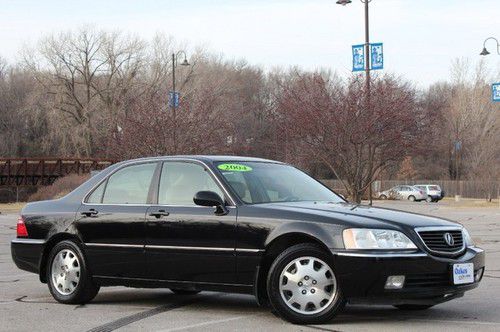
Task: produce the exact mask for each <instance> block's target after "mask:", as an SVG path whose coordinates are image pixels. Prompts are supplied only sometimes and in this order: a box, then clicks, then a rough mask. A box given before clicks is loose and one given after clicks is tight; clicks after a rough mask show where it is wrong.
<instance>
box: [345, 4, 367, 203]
mask: <svg viewBox="0 0 500 332" xmlns="http://www.w3.org/2000/svg"><path fill="white" fill-rule="evenodd" d="M360 1H361V2H362V3H363V4H364V5H365V73H366V80H365V89H366V108H367V109H368V108H369V107H370V93H371V91H370V20H369V18H370V16H369V6H368V4H369V3H370V2H371V1H372V0H360ZM351 2H352V1H351V0H337V4H339V5H342V6H345V5H348V4H350V3H351ZM368 191H369V193H368V194H369V196H370V205H372V184H371V183H370V185H369V186H368Z"/></svg>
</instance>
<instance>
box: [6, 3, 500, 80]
mask: <svg viewBox="0 0 500 332" xmlns="http://www.w3.org/2000/svg"><path fill="white" fill-rule="evenodd" d="M335 1H336V0H287V1H285V0H247V1H243V0H212V1H210V0H205V1H201V0H175V1H174V0H163V1H153V0H140V1H134V0H100V1H97V0H85V1H72V0H64V1H62V0H44V1H41V0H37V1H23V0H0V55H1V56H3V57H5V58H7V59H8V60H9V61H10V62H13V61H15V60H16V56H17V53H18V51H19V49H20V48H21V47H22V46H23V44H33V43H35V42H36V40H37V39H38V38H40V37H41V36H43V35H44V34H47V33H52V32H58V31H61V30H68V29H75V28H77V27H79V26H81V25H92V26H95V27H97V28H104V29H109V30H116V29H118V30H122V31H125V32H131V33H135V34H137V35H139V36H142V37H145V38H148V39H150V38H151V37H152V36H153V35H154V34H155V33H157V32H165V33H167V34H170V35H172V36H173V37H174V38H175V39H176V40H177V41H180V42H186V43H187V44H188V45H190V46H191V47H194V46H198V45H202V46H205V47H207V48H208V49H209V50H210V51H212V52H215V53H222V54H224V55H225V56H226V57H227V58H230V59H232V58H236V59H239V58H245V59H246V60H247V61H248V62H249V63H250V64H255V65H262V66H264V67H265V68H266V69H270V68H273V67H275V66H282V67H289V66H291V65H299V66H301V67H303V68H306V69H315V68H319V67H322V68H328V69H332V70H334V71H337V72H338V73H339V74H342V75H346V74H348V73H349V72H350V70H351V45H352V44H360V43H363V42H364V28H363V24H364V23H363V19H364V18H363V15H364V12H363V5H362V3H361V2H360V1H359V0H353V3H352V4H350V5H348V6H346V7H342V6H339V5H336V4H335ZM499 14H500V1H499V0H372V2H371V3H370V20H371V25H370V26H371V41H372V42H383V43H384V53H385V69H384V71H385V72H392V73H396V74H400V75H403V76H404V77H406V78H408V79H411V80H414V81H415V82H416V83H417V84H418V85H420V86H427V85H428V84H430V83H432V82H435V81H437V80H441V79H446V78H447V77H448V75H449V68H450V63H451V61H452V60H453V59H454V58H456V57H463V58H469V59H470V60H471V61H477V60H478V59H479V55H478V54H479V52H480V51H481V48H482V43H483V40H484V39H485V38H486V37H488V36H495V37H497V38H500V19H499ZM487 46H488V48H489V50H490V52H492V55H490V56H488V57H487V62H488V66H489V68H490V69H491V71H492V72H497V73H498V68H499V64H500V56H498V55H496V54H494V52H493V51H494V49H495V44H494V42H490V43H489V44H487ZM496 78H498V79H500V77H496Z"/></svg>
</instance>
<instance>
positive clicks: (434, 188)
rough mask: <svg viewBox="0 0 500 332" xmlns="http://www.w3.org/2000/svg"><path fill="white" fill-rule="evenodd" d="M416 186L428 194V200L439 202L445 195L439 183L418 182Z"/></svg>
mask: <svg viewBox="0 0 500 332" xmlns="http://www.w3.org/2000/svg"><path fill="white" fill-rule="evenodd" d="M415 187H417V188H418V189H420V190H422V191H424V192H425V193H426V194H427V202H438V201H440V200H441V199H443V197H444V192H443V191H442V190H441V187H440V186H438V185H437V184H418V185H415Z"/></svg>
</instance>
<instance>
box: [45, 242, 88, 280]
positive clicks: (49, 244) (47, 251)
mask: <svg viewBox="0 0 500 332" xmlns="http://www.w3.org/2000/svg"><path fill="white" fill-rule="evenodd" d="M65 240H70V241H73V242H75V243H76V244H77V245H78V246H80V248H81V247H82V244H83V242H82V240H81V239H80V238H79V237H78V236H77V235H75V234H71V233H57V234H54V235H53V236H52V237H50V238H49V240H48V241H47V242H46V243H45V246H44V248H43V252H42V256H41V258H40V264H39V271H40V274H39V277H40V281H41V282H43V283H47V259H48V257H49V254H50V251H51V250H52V248H54V246H55V245H56V244H58V243H59V242H61V241H65Z"/></svg>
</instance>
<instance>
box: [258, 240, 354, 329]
mask: <svg viewBox="0 0 500 332" xmlns="http://www.w3.org/2000/svg"><path fill="white" fill-rule="evenodd" d="M298 264H300V266H301V268H299V267H298V266H299V265H298ZM287 275H288V276H290V278H287ZM292 276H293V277H294V279H296V280H294V281H292V278H291V277H292ZM289 282H291V283H290V284H289ZM267 292H268V295H269V301H270V303H271V306H272V307H273V308H274V310H275V311H276V313H277V314H278V315H279V316H280V317H282V318H283V319H285V320H287V321H289V322H291V323H293V324H321V323H325V322H328V321H330V320H331V319H332V318H333V317H334V316H335V315H336V314H337V313H338V312H339V311H340V310H342V308H343V307H344V306H345V300H344V297H343V295H342V291H341V287H340V285H339V282H338V280H337V278H336V276H335V272H334V268H333V265H332V263H331V257H330V255H328V254H327V253H326V252H325V251H323V250H322V249H321V248H320V247H319V246H317V245H315V244H311V243H303V244H298V245H295V246H292V247H290V248H288V249H287V250H285V251H284V252H282V253H281V254H280V255H279V256H278V257H277V258H276V259H275V260H274V262H273V264H272V265H271V268H270V270H269V273H268V276H267ZM322 295H323V296H322ZM293 299H296V300H297V301H296V302H293V303H292V302H291V300H292V301H293ZM315 303H316V304H315Z"/></svg>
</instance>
